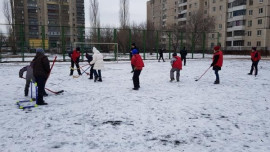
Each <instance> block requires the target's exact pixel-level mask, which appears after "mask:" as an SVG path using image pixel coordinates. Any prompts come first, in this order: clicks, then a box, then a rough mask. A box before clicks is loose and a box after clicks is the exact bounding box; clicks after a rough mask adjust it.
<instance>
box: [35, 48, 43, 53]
mask: <svg viewBox="0 0 270 152" xmlns="http://www.w3.org/2000/svg"><path fill="white" fill-rule="evenodd" d="M36 52H37V53H38V52H40V53H43V54H44V50H43V49H42V48H37V49H36Z"/></svg>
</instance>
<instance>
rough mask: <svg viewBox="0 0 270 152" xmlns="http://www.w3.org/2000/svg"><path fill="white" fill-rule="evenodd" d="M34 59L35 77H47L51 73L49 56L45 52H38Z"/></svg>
mask: <svg viewBox="0 0 270 152" xmlns="http://www.w3.org/2000/svg"><path fill="white" fill-rule="evenodd" d="M33 61H34V64H33V73H34V76H35V78H37V77H42V78H46V79H47V78H48V75H49V73H50V62H49V60H48V57H47V56H45V55H44V54H43V53H39V52H38V53H37V54H36V56H35V58H34V60H33Z"/></svg>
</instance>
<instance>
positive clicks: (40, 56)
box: [33, 48, 50, 105]
mask: <svg viewBox="0 0 270 152" xmlns="http://www.w3.org/2000/svg"><path fill="white" fill-rule="evenodd" d="M36 52H37V53H36V56H35V58H34V60H33V62H34V64H33V73H34V77H35V80H36V82H37V86H38V99H37V105H47V103H46V102H45V101H44V100H43V95H44V89H45V83H46V80H47V79H48V76H49V73H50V62H49V60H48V57H47V56H45V54H44V50H43V49H41V48H39V49H36Z"/></svg>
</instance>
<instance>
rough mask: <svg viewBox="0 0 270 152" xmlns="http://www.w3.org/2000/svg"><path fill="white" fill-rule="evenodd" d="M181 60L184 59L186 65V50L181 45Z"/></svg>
mask: <svg viewBox="0 0 270 152" xmlns="http://www.w3.org/2000/svg"><path fill="white" fill-rule="evenodd" d="M180 54H181V58H182V61H184V66H186V60H187V58H186V57H187V50H186V47H183V49H182V50H181V51H180Z"/></svg>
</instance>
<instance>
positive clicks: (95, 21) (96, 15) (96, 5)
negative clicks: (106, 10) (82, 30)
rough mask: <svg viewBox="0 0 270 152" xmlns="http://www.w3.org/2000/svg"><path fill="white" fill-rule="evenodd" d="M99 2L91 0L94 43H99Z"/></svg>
mask: <svg viewBox="0 0 270 152" xmlns="http://www.w3.org/2000/svg"><path fill="white" fill-rule="evenodd" d="M99 17H100V16H99V2H98V0H90V24H91V27H92V28H93V32H91V34H90V35H91V37H92V41H97V28H99V27H100V18H99Z"/></svg>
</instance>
